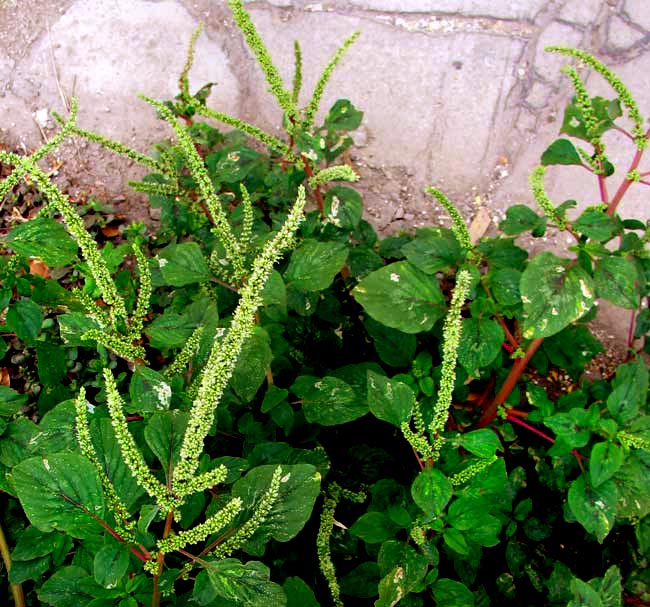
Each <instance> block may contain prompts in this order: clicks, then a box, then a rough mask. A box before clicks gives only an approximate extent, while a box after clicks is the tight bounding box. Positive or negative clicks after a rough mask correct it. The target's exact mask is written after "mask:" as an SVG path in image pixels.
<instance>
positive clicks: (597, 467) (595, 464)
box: [589, 441, 625, 487]
mask: <svg viewBox="0 0 650 607" xmlns="http://www.w3.org/2000/svg"><path fill="white" fill-rule="evenodd" d="M624 459H625V453H624V451H623V447H621V446H620V445H617V444H615V443H611V442H608V441H602V442H600V443H596V444H595V445H594V446H593V447H592V448H591V456H590V457H589V476H590V478H591V484H592V485H593V486H594V487H598V485H602V484H603V483H604V482H605V481H606V480H608V479H610V478H612V476H614V474H616V472H618V469H619V468H620V467H621V466H622V465H623V461H624Z"/></svg>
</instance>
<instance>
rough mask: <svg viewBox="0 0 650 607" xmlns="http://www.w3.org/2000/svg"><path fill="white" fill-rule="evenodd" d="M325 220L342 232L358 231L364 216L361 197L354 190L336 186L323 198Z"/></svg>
mask: <svg viewBox="0 0 650 607" xmlns="http://www.w3.org/2000/svg"><path fill="white" fill-rule="evenodd" d="M323 213H324V214H325V219H326V220H327V221H329V222H330V223H331V224H332V225H335V226H336V227H337V228H341V229H342V230H356V229H357V227H359V222H360V221H361V216H362V215H363V202H362V201H361V195H360V194H359V193H358V192H357V191H356V190H353V189H352V188H346V187H345V186H334V187H332V188H330V189H329V190H327V192H326V193H325V196H324V198H323Z"/></svg>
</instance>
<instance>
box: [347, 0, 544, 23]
mask: <svg viewBox="0 0 650 607" xmlns="http://www.w3.org/2000/svg"><path fill="white" fill-rule="evenodd" d="M545 2H546V0H510V1H509V2H494V0H350V3H351V4H352V5H353V6H359V7H360V8H363V9H366V10H374V11H395V12H399V13H424V12H436V13H450V14H456V15H465V16H473V17H490V18H497V19H531V20H532V19H533V18H534V17H535V15H536V14H537V13H538V11H539V10H540V9H541V8H542V7H543V6H544V4H545Z"/></svg>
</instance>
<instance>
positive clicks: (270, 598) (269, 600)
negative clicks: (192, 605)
mask: <svg viewBox="0 0 650 607" xmlns="http://www.w3.org/2000/svg"><path fill="white" fill-rule="evenodd" d="M206 565H207V566H206ZM204 567H205V569H204V570H203V571H201V573H199V575H198V576H197V577H196V582H195V584H194V592H193V593H192V600H193V601H195V602H197V603H198V604H199V605H229V606H230V605H232V606H233V607H235V606H241V607H275V606H277V607H284V606H285V605H286V604H287V598H286V596H285V594H284V591H283V590H282V586H279V585H278V584H276V583H275V582H271V581H270V570H269V568H268V567H267V566H266V565H264V564H263V563H260V562H259V561H249V562H248V563H246V564H244V563H242V562H241V561H239V560H237V559H223V560H221V561H210V560H207V561H206V562H205V565H204Z"/></svg>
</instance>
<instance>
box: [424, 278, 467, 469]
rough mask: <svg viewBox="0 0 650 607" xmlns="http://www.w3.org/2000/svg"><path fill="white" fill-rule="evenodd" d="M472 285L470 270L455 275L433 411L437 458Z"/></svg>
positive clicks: (454, 378) (454, 380) (444, 328)
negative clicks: (463, 315)
mask: <svg viewBox="0 0 650 607" xmlns="http://www.w3.org/2000/svg"><path fill="white" fill-rule="evenodd" d="M471 282H472V275H471V274H470V273H469V272H468V271H467V270H461V271H460V272H459V273H458V275H457V276H456V287H455V288H454V294H453V296H452V298H451V304H450V306H449V312H447V316H446V318H445V324H444V327H443V330H442V335H443V338H442V376H441V378H440V389H439V390H438V398H437V400H436V404H435V406H434V408H433V420H432V421H431V425H430V426H429V432H430V433H431V436H432V437H433V439H434V444H433V448H434V456H437V454H438V452H439V450H440V446H441V442H440V438H439V435H440V433H441V432H442V431H443V430H444V429H445V424H446V423H447V418H448V417H449V407H450V406H451V396H452V393H453V391H454V385H455V383H456V361H457V359H458V346H459V344H460V336H461V333H462V324H461V322H462V318H461V311H462V308H463V305H464V304H465V299H467V294H468V293H469V289H470V286H471Z"/></svg>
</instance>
